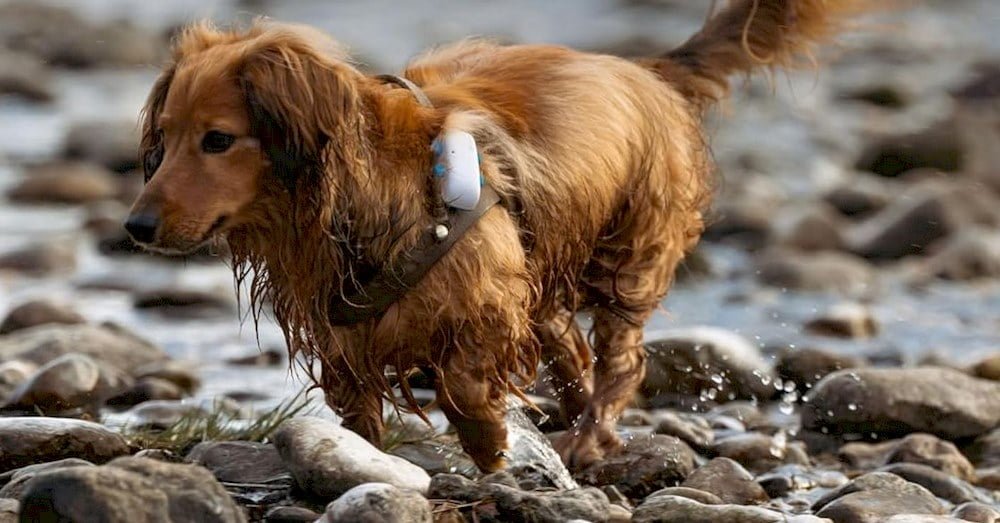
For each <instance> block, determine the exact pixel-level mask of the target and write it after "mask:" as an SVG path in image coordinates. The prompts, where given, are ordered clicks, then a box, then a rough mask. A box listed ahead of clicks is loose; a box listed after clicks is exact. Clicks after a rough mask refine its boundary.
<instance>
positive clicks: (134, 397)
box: [105, 377, 185, 407]
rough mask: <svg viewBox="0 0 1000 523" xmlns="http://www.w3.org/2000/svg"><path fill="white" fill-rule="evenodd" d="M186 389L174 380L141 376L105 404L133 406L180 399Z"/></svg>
mask: <svg viewBox="0 0 1000 523" xmlns="http://www.w3.org/2000/svg"><path fill="white" fill-rule="evenodd" d="M184 396H185V393H184V390H183V389H181V388H180V387H178V386H177V385H175V384H174V383H173V382H172V381H167V380H165V379H161V378H152V377H147V378H139V379H138V380H136V382H135V384H133V385H132V386H131V387H129V388H128V389H126V390H125V391H124V392H122V393H121V394H118V395H116V396H112V397H111V398H108V400H107V401H106V402H105V404H107V405H109V406H112V407H132V406H135V405H138V404H140V403H144V402H147V401H158V400H179V399H181V398H183V397H184Z"/></svg>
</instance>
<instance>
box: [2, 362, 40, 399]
mask: <svg viewBox="0 0 1000 523" xmlns="http://www.w3.org/2000/svg"><path fill="white" fill-rule="evenodd" d="M37 371H38V365H35V364H34V363H32V362H30V361H23V360H10V361H6V362H4V363H0V400H2V399H4V398H7V397H8V396H10V394H11V393H12V392H14V389H16V388H17V387H18V385H20V384H22V383H24V382H25V381H27V380H28V378H30V377H31V376H32V375H33V374H34V373H35V372H37Z"/></svg>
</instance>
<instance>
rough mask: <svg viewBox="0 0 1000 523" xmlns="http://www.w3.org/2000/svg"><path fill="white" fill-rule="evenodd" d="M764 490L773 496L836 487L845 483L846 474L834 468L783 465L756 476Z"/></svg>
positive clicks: (778, 496)
mask: <svg viewBox="0 0 1000 523" xmlns="http://www.w3.org/2000/svg"><path fill="white" fill-rule="evenodd" d="M757 483H758V484H760V486H761V488H763V489H764V492H767V495H768V496H770V497H771V498H772V499H773V498H780V497H785V496H787V495H788V494H789V493H791V492H795V491H804V490H812V489H814V488H816V487H820V488H827V489H831V488H837V487H840V486H842V485H844V484H845V483H847V476H845V475H844V474H843V473H842V472H838V471H836V470H818V469H808V468H805V467H803V466H802V465H794V464H793V465H783V466H781V467H778V468H776V469H774V470H772V471H771V472H768V473H766V474H762V475H760V476H758V477H757Z"/></svg>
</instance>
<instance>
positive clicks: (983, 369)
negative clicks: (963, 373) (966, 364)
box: [969, 353, 1000, 381]
mask: <svg viewBox="0 0 1000 523" xmlns="http://www.w3.org/2000/svg"><path fill="white" fill-rule="evenodd" d="M969 373H970V374H972V375H973V376H975V377H977V378H983V379H986V380H993V381H1000V353H997V354H993V355H990V356H987V357H986V358H983V359H982V360H979V361H978V362H977V363H975V364H974V365H973V366H972V367H971V368H970V369H969Z"/></svg>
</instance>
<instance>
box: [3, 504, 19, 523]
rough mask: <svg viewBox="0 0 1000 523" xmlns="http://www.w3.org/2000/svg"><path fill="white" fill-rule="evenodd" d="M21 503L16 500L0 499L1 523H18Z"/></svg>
mask: <svg viewBox="0 0 1000 523" xmlns="http://www.w3.org/2000/svg"><path fill="white" fill-rule="evenodd" d="M20 512H21V503H20V502H19V501H18V500H16V499H8V498H0V523H17V521H19V518H18V514H19V513H20Z"/></svg>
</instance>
